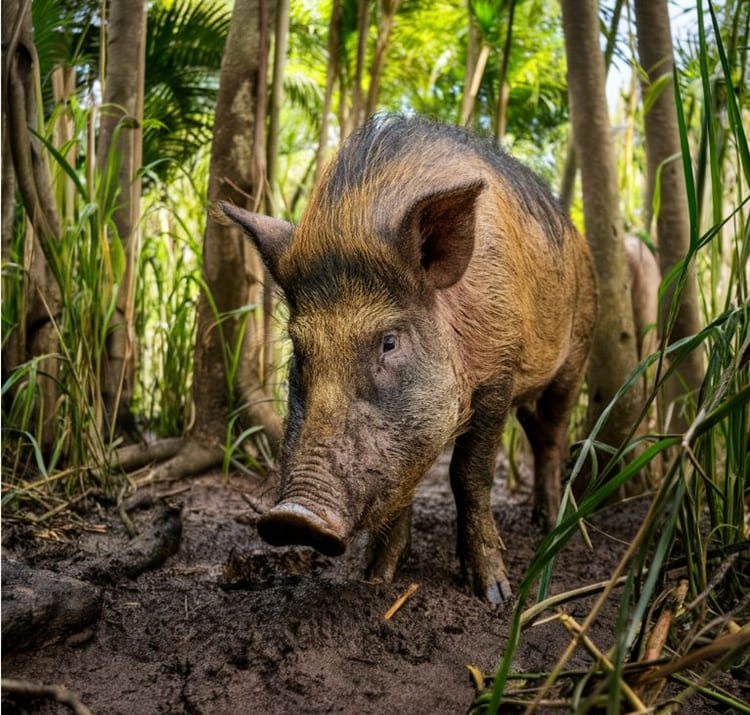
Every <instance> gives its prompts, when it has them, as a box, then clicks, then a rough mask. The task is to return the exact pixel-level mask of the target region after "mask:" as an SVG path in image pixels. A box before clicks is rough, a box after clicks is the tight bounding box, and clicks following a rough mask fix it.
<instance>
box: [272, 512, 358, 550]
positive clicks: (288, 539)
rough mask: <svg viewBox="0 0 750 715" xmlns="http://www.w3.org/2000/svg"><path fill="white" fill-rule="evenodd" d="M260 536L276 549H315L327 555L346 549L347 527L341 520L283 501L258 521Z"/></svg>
mask: <svg viewBox="0 0 750 715" xmlns="http://www.w3.org/2000/svg"><path fill="white" fill-rule="evenodd" d="M258 533H259V534H260V537H261V538H262V539H263V540H264V541H267V542H268V543H269V544H273V545H274V546H287V545H289V544H301V545H303V546H312V547H313V548H314V549H316V550H317V551H320V553H321V554H325V555H326V556H339V555H340V554H343V553H344V551H345V550H346V541H345V539H344V536H343V528H342V526H341V524H340V522H339V521H338V520H337V519H334V518H331V517H327V518H323V517H321V516H319V515H318V514H315V513H314V512H312V511H311V510H310V509H308V508H307V507H305V506H302V505H301V504H297V503H296V502H282V503H281V504H279V505H277V506H275V507H274V508H273V509H271V510H270V511H267V512H266V513H265V514H264V515H263V516H262V517H261V518H260V520H259V521H258Z"/></svg>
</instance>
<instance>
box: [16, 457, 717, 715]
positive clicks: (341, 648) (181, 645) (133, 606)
mask: <svg viewBox="0 0 750 715" xmlns="http://www.w3.org/2000/svg"><path fill="white" fill-rule="evenodd" d="M527 476H528V475H527ZM260 489H261V487H260V485H259V484H256V483H253V482H251V481H249V480H247V479H245V478H242V477H239V476H231V477H229V478H225V477H222V476H221V475H217V474H209V475H206V476H204V477H202V478H199V479H196V480H194V481H192V482H190V484H189V489H188V490H187V491H185V492H184V493H182V494H180V495H178V496H176V497H174V499H173V500H172V501H173V502H175V503H176V502H179V507H180V508H181V513H182V540H181V544H180V549H179V551H178V553H177V554H175V555H173V556H171V557H169V559H168V560H167V561H166V562H165V563H164V564H163V565H161V566H160V567H158V568H156V569H155V570H152V571H149V572H147V573H144V574H142V575H140V576H139V577H138V578H136V579H134V580H133V579H129V578H127V575H123V578H122V579H121V580H119V581H116V582H112V583H105V585H104V586H103V588H102V600H101V616H100V617H99V619H98V620H97V621H96V624H95V625H94V627H93V633H92V634H90V637H87V638H81V639H76V638H72V639H68V640H67V641H66V642H63V643H58V644H53V645H47V646H45V647H42V648H37V649H36V650H30V651H28V652H25V653H20V654H15V655H8V656H5V657H4V658H3V663H2V665H3V677H6V678H19V679H28V680H35V681H39V682H43V683H54V684H61V685H64V686H65V687H67V688H68V689H69V690H70V691H72V692H74V693H75V694H76V695H77V696H78V697H79V698H80V700H81V701H82V702H83V703H85V704H86V705H87V706H88V707H89V708H90V709H91V710H92V712H94V713H123V714H126V713H127V714H128V715H130V714H132V713H138V714H139V715H141V714H143V715H148V714H149V713H207V714H208V713H227V714H229V713H232V714H234V713H256V712H257V713H288V712H305V713H322V712H333V713H353V712H358V713H382V712H394V713H396V712H398V713H406V712H428V713H432V712H440V713H443V712H455V713H462V712H465V711H466V708H467V706H468V705H469V703H470V702H471V699H472V697H473V689H472V687H471V685H470V681H469V678H468V673H467V670H466V665H467V664H469V663H471V664H474V665H476V666H478V667H480V668H481V669H482V670H484V671H485V672H490V671H492V670H493V669H494V667H495V666H496V664H497V660H498V657H499V656H500V654H501V652H502V648H503V645H504V642H505V639H506V635H507V619H508V616H507V613H504V612H502V611H498V610H496V609H493V608H491V607H490V606H488V605H486V604H485V603H483V602H482V601H481V600H479V599H477V598H475V597H473V596H471V595H469V594H468V593H467V592H466V591H465V590H464V587H463V586H462V585H461V584H460V583H459V581H458V578H457V571H458V566H457V563H456V560H455V558H454V541H455V533H454V530H455V508H454V506H453V500H452V495H451V493H450V487H449V484H448V478H447V462H446V459H445V458H444V459H442V460H441V461H440V463H439V464H438V465H436V467H435V468H434V469H433V470H432V472H431V473H430V474H429V475H428V477H427V479H426V480H425V482H424V484H423V485H422V486H421V487H420V490H419V492H418V494H417V498H416V502H415V513H414V532H413V538H412V551H411V554H410V556H409V557H408V559H407V560H406V562H405V564H404V566H403V567H402V569H401V571H400V572H399V574H398V580H397V582H395V583H393V584H388V585H384V584H369V583H366V582H364V581H362V580H360V578H359V574H360V573H361V568H362V563H361V558H362V555H363V554H362V552H363V549H364V541H363V540H362V539H359V540H357V542H356V543H355V544H353V546H352V547H351V548H350V549H349V551H348V552H347V554H345V555H344V556H342V557H340V558H338V559H329V558H326V557H323V556H320V555H319V554H317V553H315V552H312V551H310V550H307V549H301V548H292V547H290V548H286V549H276V548H272V547H268V546H266V545H264V544H263V543H262V542H260V540H259V539H258V537H257V533H256V531H255V527H254V524H253V522H254V517H253V512H252V510H251V509H250V508H249V507H248V505H247V503H246V501H245V499H244V498H243V494H250V495H251V496H254V497H256V498H257V496H258V494H259V491H260ZM494 497H495V516H496V518H497V522H498V525H499V527H500V529H501V533H502V535H503V538H504V540H505V542H506V545H507V547H508V551H507V557H506V564H507V566H508V568H509V571H510V580H511V583H512V584H513V585H514V586H515V587H516V588H517V585H518V583H519V581H520V579H521V577H522V575H523V571H524V569H525V567H526V566H527V564H528V563H529V561H530V559H531V557H532V555H533V553H534V549H535V548H536V546H537V544H538V542H539V540H540V535H539V533H538V531H537V530H536V529H535V528H534V527H532V526H531V508H530V489H529V485H528V484H527V483H526V482H524V483H523V484H522V485H521V488H520V489H519V491H517V492H515V493H512V494H510V493H508V492H507V491H506V489H505V487H504V481H503V480H502V479H498V481H497V487H496V493H495V495H494ZM643 506H645V505H641V506H639V505H638V502H637V501H636V502H630V503H629V505H628V507H627V509H623V508H610V509H607V510H605V511H604V512H602V513H601V514H599V515H598V516H597V517H596V518H595V520H594V524H595V526H597V528H598V529H599V531H592V537H593V539H594V547H595V550H594V552H593V553H591V552H589V551H588V550H586V548H585V546H584V545H583V543H582V542H581V541H580V540H576V541H575V542H574V543H573V544H572V545H571V547H570V548H568V549H567V550H566V551H565V552H563V554H562V555H561V556H560V560H559V564H558V568H557V571H556V578H555V581H554V583H553V591H560V590H567V589H570V588H573V587H575V586H578V585H582V584H586V583H591V582H593V581H598V580H602V579H604V578H606V577H607V576H608V574H609V573H610V572H611V570H612V568H613V567H614V565H615V564H616V562H617V560H618V558H619V555H620V554H621V553H622V550H623V548H624V547H623V542H626V541H627V540H628V539H629V538H631V537H632V535H633V534H634V533H635V530H636V528H637V526H638V524H639V521H640V518H641V516H642V515H643V511H644V509H643ZM155 509H156V507H149V508H146V509H141V510H139V511H138V512H137V513H135V514H134V519H136V520H137V523H136V526H138V525H139V524H146V523H148V522H149V520H150V519H152V518H153V516H154V513H155ZM91 519H92V521H96V522H97V523H98V524H104V526H105V527H106V531H105V533H90V532H87V531H84V530H81V531H79V532H68V533H67V534H63V535H62V536H63V537H64V538H63V540H62V541H59V542H50V541H45V540H43V539H40V538H39V535H38V534H37V535H33V534H31V533H29V532H28V531H25V530H24V529H22V528H21V527H19V526H13V525H12V524H11V525H8V524H6V528H5V529H4V534H3V538H4V543H5V546H6V548H8V550H9V551H10V552H11V554H12V555H13V556H15V557H16V558H18V559H21V560H23V561H25V562H26V563H28V564H30V565H32V566H34V567H35V568H46V569H49V570H52V571H57V572H60V573H63V574H65V572H66V570H67V571H69V572H70V573H69V574H68V575H72V572H73V571H74V570H75V569H73V568H72V566H71V565H73V564H76V563H79V562H80V561H81V560H86V559H88V558H91V557H92V556H101V555H102V554H106V553H110V552H111V551H112V550H113V548H115V547H117V545H118V544H119V545H120V547H121V548H124V547H125V545H126V544H127V543H128V537H127V533H126V531H125V529H124V527H123V526H122V523H121V521H120V520H119V519H118V518H117V517H116V515H115V514H114V512H105V513H103V514H92V515H91ZM100 531H101V529H100ZM605 532H606V533H605ZM412 582H415V583H418V584H419V588H418V590H417V591H416V592H415V593H414V595H413V596H412V597H411V598H410V599H409V600H408V601H406V603H405V604H404V605H403V607H402V608H401V609H400V610H399V611H398V612H397V613H396V615H395V616H394V617H393V618H392V619H391V620H389V621H384V620H383V616H384V614H385V613H386V611H387V610H388V608H389V607H390V606H391V604H392V603H393V602H394V601H395V600H396V598H397V597H398V596H399V594H400V593H402V592H403V590H404V589H405V588H406V587H407V586H408V585H409V584H410V583H412ZM585 605H587V604H586V602H582V603H581V604H575V605H572V606H571V607H570V610H571V612H572V613H573V614H574V615H576V614H578V615H581V614H582V613H583V609H584V607H585ZM616 606H617V604H616V603H614V604H612V605H611V606H610V609H609V611H606V612H605V613H604V614H603V616H602V618H601V619H600V621H599V623H598V624H597V625H596V627H595V629H594V631H593V632H592V636H593V638H594V639H595V640H596V641H597V642H598V643H599V645H600V646H601V647H604V648H606V647H607V646H608V644H610V643H611V641H612V638H613V625H612V624H613V623H614V622H615V615H616V614H615V610H614V609H616ZM567 642H568V639H567V636H566V634H565V633H564V631H563V629H562V627H561V626H559V624H549V625H547V626H542V627H539V628H533V629H531V630H530V631H528V632H527V633H526V635H525V637H524V639H523V641H522V647H521V649H520V650H519V653H518V657H517V661H516V665H517V668H518V669H519V670H520V669H524V670H525V669H530V670H536V669H542V668H545V667H549V666H550V664H551V663H553V662H554V660H555V658H556V656H557V655H559V653H560V652H561V650H562V649H563V648H564V646H565V645H566V644H567ZM584 660H585V657H584V656H583V655H577V656H576V658H575V659H574V660H573V661H572V664H571V667H576V665H580V664H582V663H583V662H584ZM690 702H691V711H692V712H713V710H712V708H711V706H710V705H709V704H708V703H704V702H703V701H701V700H700V699H699V698H697V699H693V700H692V701H690ZM3 707H4V712H5V711H6V710H5V708H7V712H34V713H57V712H60V713H62V712H68V710H66V709H65V708H64V707H63V706H61V705H57V704H54V703H53V702H52V701H49V700H36V701H32V700H28V699H24V698H15V699H13V698H10V697H7V698H6V697H4V698H3Z"/></svg>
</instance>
